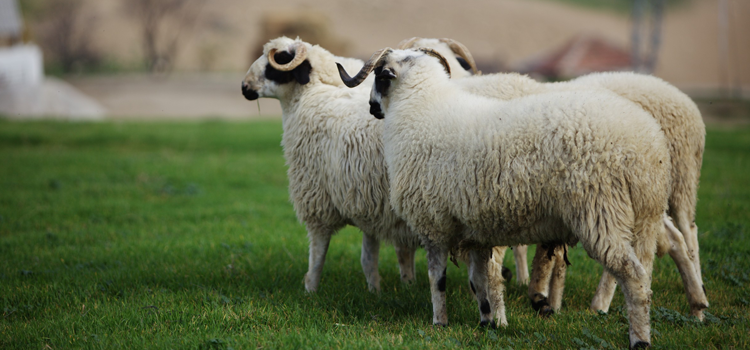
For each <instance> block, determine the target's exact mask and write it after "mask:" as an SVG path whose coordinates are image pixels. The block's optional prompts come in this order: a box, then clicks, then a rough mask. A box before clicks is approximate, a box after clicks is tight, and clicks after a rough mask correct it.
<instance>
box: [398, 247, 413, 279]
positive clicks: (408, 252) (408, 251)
mask: <svg viewBox="0 0 750 350" xmlns="http://www.w3.org/2000/svg"><path fill="white" fill-rule="evenodd" d="M394 248H395V249H396V256H397V257H398V268H399V271H400V272H401V282H404V283H406V284H413V283H414V281H415V279H416V277H417V275H416V274H415V272H414V253H415V252H416V251H417V247H416V246H414V247H412V246H401V245H398V244H397V245H395V246H394Z"/></svg>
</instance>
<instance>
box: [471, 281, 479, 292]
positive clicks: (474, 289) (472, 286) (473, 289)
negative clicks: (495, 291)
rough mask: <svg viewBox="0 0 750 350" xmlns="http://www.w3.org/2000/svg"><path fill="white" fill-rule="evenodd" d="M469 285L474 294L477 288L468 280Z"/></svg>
mask: <svg viewBox="0 0 750 350" xmlns="http://www.w3.org/2000/svg"><path fill="white" fill-rule="evenodd" d="M469 285H470V286H471V292H472V293H474V294H477V289H476V288H474V282H472V281H469Z"/></svg>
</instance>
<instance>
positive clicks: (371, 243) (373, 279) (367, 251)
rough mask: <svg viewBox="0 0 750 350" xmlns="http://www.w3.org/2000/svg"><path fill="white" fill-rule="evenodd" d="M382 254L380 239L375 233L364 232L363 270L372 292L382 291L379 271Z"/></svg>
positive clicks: (361, 259)
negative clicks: (379, 259) (379, 260)
mask: <svg viewBox="0 0 750 350" xmlns="http://www.w3.org/2000/svg"><path fill="white" fill-rule="evenodd" d="M379 256H380V240H378V239H377V238H375V237H374V236H373V235H370V234H367V233H364V234H363V235H362V257H361V258H360V263H361V264H362V271H363V272H364V273H365V279H366V280H367V289H368V290H370V292H375V293H377V292H380V274H379V273H378V258H379Z"/></svg>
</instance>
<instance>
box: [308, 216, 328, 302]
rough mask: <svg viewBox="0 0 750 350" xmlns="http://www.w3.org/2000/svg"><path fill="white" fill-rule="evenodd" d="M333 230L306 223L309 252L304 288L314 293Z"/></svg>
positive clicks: (318, 282)
mask: <svg viewBox="0 0 750 350" xmlns="http://www.w3.org/2000/svg"><path fill="white" fill-rule="evenodd" d="M333 232H334V231H333V230H332V229H330V228H326V227H322V226H316V225H311V224H308V225H307V236H308V238H309V239H310V254H309V258H308V259H309V260H308V267H307V273H306V274H305V290H306V291H307V292H309V293H314V292H316V291H317V290H318V286H319V284H320V275H321V273H322V271H323V264H324V263H325V261H326V253H328V245H329V243H331V236H332V235H333Z"/></svg>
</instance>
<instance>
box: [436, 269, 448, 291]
mask: <svg viewBox="0 0 750 350" xmlns="http://www.w3.org/2000/svg"><path fill="white" fill-rule="evenodd" d="M447 270H448V269H445V270H443V275H442V276H441V277H440V279H439V280H438V283H437V287H438V290H439V291H441V292H445V282H446V277H445V273H446V271H447Z"/></svg>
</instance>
